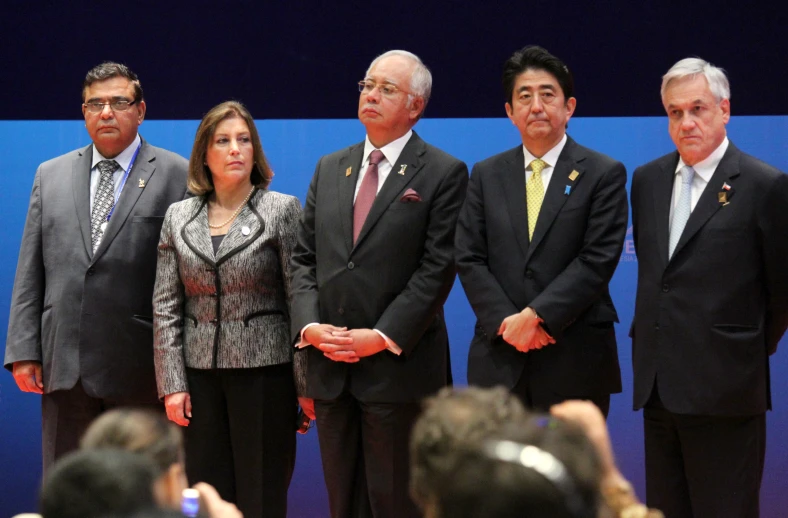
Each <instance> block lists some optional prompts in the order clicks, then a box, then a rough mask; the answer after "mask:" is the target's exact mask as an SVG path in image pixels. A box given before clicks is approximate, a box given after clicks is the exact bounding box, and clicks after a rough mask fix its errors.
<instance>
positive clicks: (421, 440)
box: [410, 387, 526, 509]
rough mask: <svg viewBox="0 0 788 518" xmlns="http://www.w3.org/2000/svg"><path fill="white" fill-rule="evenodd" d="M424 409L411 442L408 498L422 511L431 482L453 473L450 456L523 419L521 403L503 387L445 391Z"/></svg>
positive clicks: (415, 425)
mask: <svg viewBox="0 0 788 518" xmlns="http://www.w3.org/2000/svg"><path fill="white" fill-rule="evenodd" d="M423 407H424V408H423V411H422V414H421V415H420V416H419V419H418V420H417V421H416V423H415V424H414V426H413V432H412V434H411V441H410V458H411V468H410V494H411V496H412V497H413V499H414V501H415V502H416V503H417V504H418V505H419V506H420V507H421V508H422V509H424V508H425V506H426V504H427V500H428V497H429V495H430V494H431V493H433V492H434V488H433V487H432V485H433V482H434V481H435V480H437V479H439V478H440V477H441V476H442V475H443V474H444V473H447V472H450V471H452V470H453V469H454V467H453V465H452V464H453V462H454V461H455V458H454V457H453V455H452V452H454V451H455V450H456V449H457V448H459V447H461V446H463V445H466V444H469V443H472V444H475V443H478V442H479V441H481V440H482V439H483V438H485V437H487V436H489V435H490V434H491V433H492V432H493V431H495V430H497V429H499V428H500V427H501V426H502V425H504V424H505V423H508V422H511V421H518V422H519V421H522V420H523V419H525V416H526V411H525V408H523V406H522V404H521V403H520V401H519V400H518V399H517V398H516V397H514V396H512V395H511V394H510V393H509V391H507V390H506V389H504V388H503V387H495V388H491V389H482V388H477V387H468V388H466V389H454V388H451V387H446V388H444V389H441V390H440V392H438V393H437V394H436V395H435V396H433V397H430V398H428V399H426V400H425V401H424V405H423Z"/></svg>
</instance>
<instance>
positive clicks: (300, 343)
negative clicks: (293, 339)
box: [295, 322, 317, 349]
mask: <svg viewBox="0 0 788 518" xmlns="http://www.w3.org/2000/svg"><path fill="white" fill-rule="evenodd" d="M316 325H317V322H311V323H309V324H307V325H305V326H304V327H302V328H301V341H300V342H298V343H297V344H296V345H295V346H296V349H303V348H304V347H306V346H308V345H310V344H309V342H307V341H306V340H304V331H306V330H307V329H308V328H310V327H312V326H316Z"/></svg>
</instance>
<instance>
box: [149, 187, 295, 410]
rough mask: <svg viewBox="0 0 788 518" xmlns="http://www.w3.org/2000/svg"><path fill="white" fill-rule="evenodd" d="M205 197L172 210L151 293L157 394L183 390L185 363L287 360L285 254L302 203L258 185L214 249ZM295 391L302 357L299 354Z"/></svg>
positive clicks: (205, 365) (224, 365)
mask: <svg viewBox="0 0 788 518" xmlns="http://www.w3.org/2000/svg"><path fill="white" fill-rule="evenodd" d="M207 201H208V199H207V197H200V198H191V199H189V200H184V201H182V202H180V203H177V204H175V205H173V206H172V207H170V210H168V211H167V215H166V217H165V220H164V226H163V227H162V231H161V240H160V242H159V262H158V265H157V268H156V270H157V271H156V288H155V290H154V294H153V309H154V319H153V323H154V326H153V327H154V336H155V338H154V353H155V354H154V357H155V363H156V380H157V382H158V389H159V396H160V397H163V396H165V395H167V394H172V393H174V392H181V391H188V390H189V387H188V384H187V381H186V367H189V368H193V369H230V368H252V367H262V366H266V365H278V364H282V363H289V362H292V361H293V348H292V347H291V344H290V340H289V326H290V309H289V301H290V269H289V264H290V256H291V253H292V250H293V246H294V245H295V239H296V229H297V225H298V219H299V218H300V217H301V203H300V202H299V201H298V198H295V197H293V196H288V195H285V194H280V193H278V192H272V191H268V190H265V189H258V190H257V191H256V192H255V193H254V194H253V195H252V197H251V199H250V200H249V202H248V203H247V204H246V206H244V208H243V209H241V212H239V213H238V216H237V217H236V219H235V221H234V222H233V223H232V225H231V226H230V229H229V231H228V232H227V235H226V236H225V237H224V239H223V240H222V243H221V245H219V249H218V250H217V253H216V254H214V252H213V245H212V244H211V236H210V232H209V228H208V203H207ZM296 358H297V361H296V362H294V363H295V366H296V367H295V369H294V371H295V372H294V373H295V378H296V391H297V392H298V394H299V395H300V394H303V392H304V386H305V372H304V371H305V369H304V367H305V360H306V355H305V354H303V353H300V354H297V355H296Z"/></svg>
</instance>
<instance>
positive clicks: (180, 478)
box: [81, 409, 188, 508]
mask: <svg viewBox="0 0 788 518" xmlns="http://www.w3.org/2000/svg"><path fill="white" fill-rule="evenodd" d="M81 447H82V449H84V450H89V449H101V448H117V449H121V450H127V451H130V452H134V453H138V454H141V455H143V456H145V457H147V458H148V459H150V460H151V461H153V462H154V464H155V466H156V468H157V477H156V486H155V491H156V496H157V499H158V500H159V501H160V502H161V503H162V504H163V505H166V506H168V507H173V508H178V507H179V506H180V498H181V492H182V491H183V489H185V488H186V487H187V486H188V482H187V480H186V472H185V466H184V452H183V436H182V435H181V430H180V429H179V428H178V426H176V425H175V424H173V423H172V422H170V421H168V420H167V419H166V417H165V416H164V415H162V414H158V413H155V412H153V411H149V410H135V409H115V410H111V411H109V412H106V413H104V414H102V415H101V416H99V417H98V418H97V419H96V420H95V421H93V423H92V424H91V425H90V427H89V428H88V429H87V431H86V432H85V435H84V436H83V437H82V442H81Z"/></svg>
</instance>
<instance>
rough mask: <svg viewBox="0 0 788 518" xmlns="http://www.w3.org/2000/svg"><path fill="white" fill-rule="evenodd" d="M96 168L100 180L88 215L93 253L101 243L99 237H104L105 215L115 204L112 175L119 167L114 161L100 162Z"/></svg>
mask: <svg viewBox="0 0 788 518" xmlns="http://www.w3.org/2000/svg"><path fill="white" fill-rule="evenodd" d="M97 167H98V170H99V173H100V174H101V178H100V179H99V184H98V189H96V197H95V198H94V199H93V213H92V214H91V215H90V241H91V244H92V245H93V251H94V252H95V251H96V248H98V246H99V243H100V242H101V236H103V235H104V229H105V228H106V225H103V224H104V223H106V222H107V215H108V214H109V211H110V210H112V206H113V205H114V204H115V182H114V181H113V179H112V174H113V173H114V172H115V171H117V169H118V167H120V165H118V163H117V162H115V161H114V160H102V161H101V162H99V163H98V166H97Z"/></svg>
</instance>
